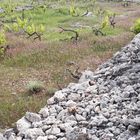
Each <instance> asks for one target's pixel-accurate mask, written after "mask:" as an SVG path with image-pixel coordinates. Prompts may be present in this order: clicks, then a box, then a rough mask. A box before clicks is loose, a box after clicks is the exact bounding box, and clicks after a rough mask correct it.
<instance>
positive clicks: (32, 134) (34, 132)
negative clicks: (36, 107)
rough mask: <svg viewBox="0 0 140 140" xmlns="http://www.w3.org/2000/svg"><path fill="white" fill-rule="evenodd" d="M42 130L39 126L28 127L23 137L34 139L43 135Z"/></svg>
mask: <svg viewBox="0 0 140 140" xmlns="http://www.w3.org/2000/svg"><path fill="white" fill-rule="evenodd" d="M44 135H45V134H44V132H43V131H42V129H41V128H30V129H27V130H26V132H25V138H26V139H28V138H29V139H36V138H37V137H39V136H44Z"/></svg>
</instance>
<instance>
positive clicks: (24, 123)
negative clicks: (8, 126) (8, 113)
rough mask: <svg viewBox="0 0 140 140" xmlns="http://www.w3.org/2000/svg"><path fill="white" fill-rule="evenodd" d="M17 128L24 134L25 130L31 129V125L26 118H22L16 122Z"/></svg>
mask: <svg viewBox="0 0 140 140" xmlns="http://www.w3.org/2000/svg"><path fill="white" fill-rule="evenodd" d="M16 126H17V129H18V131H19V132H20V133H22V132H23V133H24V132H25V130H27V129H29V128H30V127H31V123H30V122H29V121H27V120H26V119H25V117H22V118H21V119H20V120H18V121H17V122H16Z"/></svg>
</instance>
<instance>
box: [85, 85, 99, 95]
mask: <svg viewBox="0 0 140 140" xmlns="http://www.w3.org/2000/svg"><path fill="white" fill-rule="evenodd" d="M85 92H87V93H91V94H97V93H98V90H97V85H93V86H89V87H88V88H87V89H86V91H85Z"/></svg>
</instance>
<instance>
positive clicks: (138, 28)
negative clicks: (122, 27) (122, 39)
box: [131, 19, 140, 34]
mask: <svg viewBox="0 0 140 140" xmlns="http://www.w3.org/2000/svg"><path fill="white" fill-rule="evenodd" d="M131 30H132V31H133V32H134V33H135V34H138V33H140V19H137V20H136V21H135V23H134V26H133V27H132V28H131Z"/></svg>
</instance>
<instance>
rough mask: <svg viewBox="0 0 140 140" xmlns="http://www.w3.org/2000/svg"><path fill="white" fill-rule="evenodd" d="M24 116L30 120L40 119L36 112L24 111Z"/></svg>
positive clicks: (36, 120)
mask: <svg viewBox="0 0 140 140" xmlns="http://www.w3.org/2000/svg"><path fill="white" fill-rule="evenodd" d="M25 118H26V119H27V120H28V121H30V122H39V121H41V116H40V115H39V114H36V113H32V112H26V114H25Z"/></svg>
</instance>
